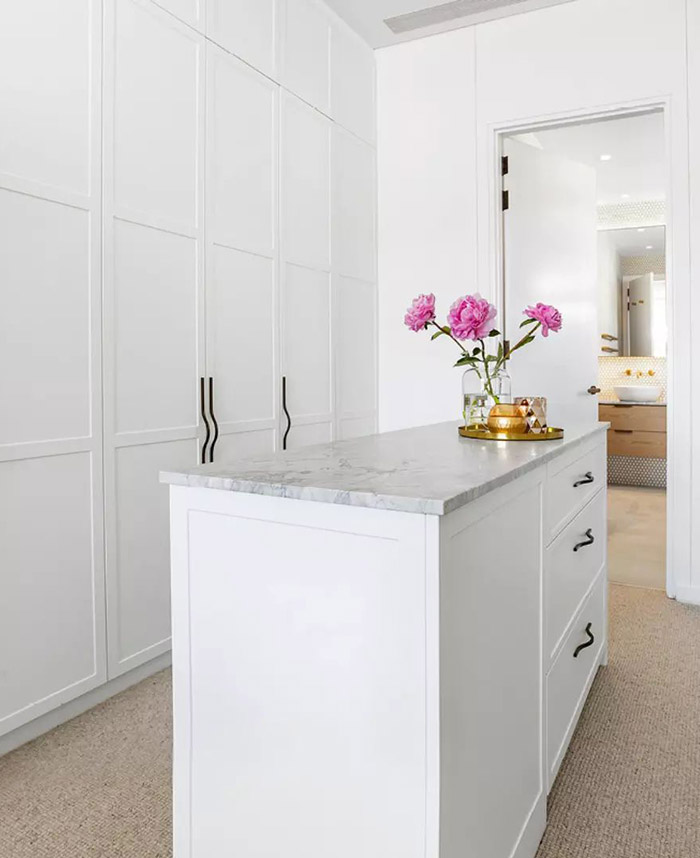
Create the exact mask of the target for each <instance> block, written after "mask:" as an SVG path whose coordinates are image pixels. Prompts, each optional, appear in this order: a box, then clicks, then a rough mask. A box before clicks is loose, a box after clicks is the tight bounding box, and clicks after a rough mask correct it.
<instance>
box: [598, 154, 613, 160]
mask: <svg viewBox="0 0 700 858" xmlns="http://www.w3.org/2000/svg"><path fill="white" fill-rule="evenodd" d="M600 160H601V161H612V155H601V156H600Z"/></svg>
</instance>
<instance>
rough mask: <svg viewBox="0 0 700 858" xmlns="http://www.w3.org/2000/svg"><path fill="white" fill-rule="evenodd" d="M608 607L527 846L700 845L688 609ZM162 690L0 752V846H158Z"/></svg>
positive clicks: (648, 848)
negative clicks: (595, 662) (567, 738)
mask: <svg viewBox="0 0 700 858" xmlns="http://www.w3.org/2000/svg"><path fill="white" fill-rule="evenodd" d="M611 619H612V627H611V631H612V641H611V654H610V666H609V667H608V668H606V669H605V670H604V671H601V672H600V673H599V674H598V678H597V680H596V682H595V685H594V686H593V690H592V692H591V696H590V698H589V702H588V704H587V706H586V709H585V710H584V713H583V715H582V718H581V722H580V725H579V728H578V731H577V733H576V735H575V736H574V739H573V742H572V745H571V749H570V751H569V754H568V755H567V757H566V759H565V761H564V764H563V766H562V770H561V773H560V775H559V778H558V780H557V783H556V786H555V788H554V790H553V793H552V795H551V797H550V808H549V810H550V825H549V828H548V830H547V833H546V835H545V838H544V841H543V843H542V846H541V848H540V851H539V853H538V856H537V858H700V609H695V608H687V607H684V606H682V605H678V604H676V603H675V602H671V601H669V600H668V599H666V598H665V596H664V595H663V594H662V593H659V592H654V591H651V590H641V589H635V588H628V587H613V588H612V595H611ZM169 695H170V676H169V674H168V673H162V674H160V675H158V676H156V677H154V678H153V679H149V680H147V681H146V682H143V683H141V685H139V686H137V687H136V688H133V689H131V690H129V691H126V692H125V693H124V694H121V695H120V696H119V697H116V698H114V699H113V700H111V701H108V702H107V703H105V704H103V705H102V706H99V707H98V708H96V709H94V710H92V711H91V712H88V713H87V714H86V715H82V716H81V717H80V718H76V719H75V720H74V721H72V722H70V723H69V724H66V725H64V726H62V727H59V728H58V729H56V730H54V731H53V732H51V733H49V734H47V735H46V736H44V737H42V738H41V739H38V740H37V741H35V742H32V743H31V744H29V745H26V746H25V747H23V748H20V749H19V750H18V751H15V752H14V753H12V754H9V755H8V756H6V757H4V758H2V759H0V858H167V856H170V854H171V850H170V735H171V732H170V731H171V726H170V705H169V704H170V697H169ZM212 858H216V856H212ZM329 858H330V856H329ZM358 858H360V856H358Z"/></svg>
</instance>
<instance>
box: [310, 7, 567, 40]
mask: <svg viewBox="0 0 700 858" xmlns="http://www.w3.org/2000/svg"><path fill="white" fill-rule="evenodd" d="M325 2H326V3H327V5H328V6H330V7H331V9H334V10H335V11H336V12H337V13H338V15H340V17H341V18H343V19H344V20H345V21H346V23H348V24H349V25H350V26H351V27H352V28H353V30H355V31H356V32H358V33H359V34H360V35H361V36H362V38H363V39H364V40H365V41H366V42H368V43H369V44H370V45H371V46H372V47H373V48H382V47H386V46H388V45H394V44H397V43H398V42H406V41H409V40H412V39H420V38H423V37H424V36H431V35H434V34H435V33H443V32H445V31H446V30H456V29H459V28H461V27H469V26H472V25H473V24H478V23H480V22H482V21H490V20H493V19H495V18H504V17H506V16H507V15H518V14H522V13H523V12H530V11H532V10H534V9H542V8H544V7H546V6H556V5H558V4H560V3H570V2H573V0H502V2H503V3H506V4H508V5H504V6H502V7H497V6H492V3H495V0H492V2H485V0H481V2H478V0H474V3H475V7H477V8H483V7H486V6H491V7H492V8H490V9H488V10H487V11H480V12H477V13H475V14H472V15H469V16H468V17H461V18H457V19H455V20H454V21H449V22H445V23H442V24H434V25H431V26H429V27H423V28H422V29H420V30H413V31H411V32H409V33H402V34H400V35H396V34H394V33H392V31H391V30H390V29H389V27H387V25H386V24H385V23H384V20H385V19H386V18H395V17H397V16H399V15H406V14H408V13H410V12H418V11H420V10H423V9H434V8H436V7H437V6H443V5H445V3H446V2H449V0H325Z"/></svg>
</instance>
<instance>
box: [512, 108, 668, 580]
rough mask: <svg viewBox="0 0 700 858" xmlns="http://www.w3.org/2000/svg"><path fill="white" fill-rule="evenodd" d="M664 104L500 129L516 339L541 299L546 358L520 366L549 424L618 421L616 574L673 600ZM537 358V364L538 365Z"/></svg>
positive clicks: (521, 383)
mask: <svg viewBox="0 0 700 858" xmlns="http://www.w3.org/2000/svg"><path fill="white" fill-rule="evenodd" d="M664 118H665V114H664V111H663V109H660V108H650V109H645V110H639V111H635V112H632V113H629V112H628V113H618V114H615V115H607V116H597V117H590V118H577V119H576V120H575V121H570V122H566V123H563V122H560V123H557V124H549V125H539V126H535V127H533V126H530V127H526V128H522V127H521V128H517V129H510V130H508V131H506V132H501V134H500V143H501V155H502V160H501V164H502V170H501V172H502V174H503V175H502V192H503V204H502V209H503V212H502V221H501V224H500V226H501V238H502V258H501V266H502V275H503V276H502V283H503V294H502V296H501V300H502V306H503V318H504V320H505V336H506V338H507V339H508V338H510V337H512V336H515V332H516V330H517V328H518V326H519V324H520V322H521V321H522V315H520V314H521V313H522V308H523V307H524V306H528V305H530V304H533V303H536V302H538V301H542V302H544V303H548V304H554V305H555V306H557V307H558V308H559V309H560V310H561V312H562V316H563V318H564V326H563V329H562V332H561V333H560V334H559V335H558V336H556V337H553V339H554V340H555V342H554V343H553V344H552V345H551V346H549V347H548V349H547V352H548V353H547V356H546V358H542V355H541V353H540V354H539V355H538V354H537V353H535V351H534V350H533V352H531V353H530V354H529V355H526V356H523V358H522V359H521V358H520V356H519V358H518V361H517V362H515V363H516V365H514V366H512V367H511V368H510V373H511V376H512V378H513V392H514V393H516V394H518V395H520V394H521V392H522V395H525V394H527V395H534V394H535V393H536V394H538V395H542V396H546V397H547V400H548V403H549V418H550V419H549V423H550V425H571V424H572V423H576V422H579V423H580V422H587V423H590V422H592V421H594V420H596V419H600V420H602V421H605V422H609V423H610V424H611V428H610V430H609V432H608V488H607V494H608V534H609V536H608V561H609V568H608V575H609V579H610V581H611V582H613V583H619V584H625V585H628V586H636V587H645V588H652V589H661V590H667V591H668V592H671V590H672V587H670V586H669V576H668V571H667V568H666V567H667V563H666V557H667V548H666V523H667V503H666V489H667V479H668V477H667V473H668V468H667V447H668V445H667V431H666V429H667V405H668V387H669V385H668V382H667V353H668V343H669V330H668V323H667V319H668V318H669V317H670V313H668V312H667V307H668V305H669V302H670V296H671V294H672V288H673V286H672V283H671V279H670V277H669V276H668V266H667V258H666V232H667V217H666V213H667V209H668V207H667V198H668V194H667V186H668V162H667V152H666V131H665V123H664ZM528 361H529V362H528Z"/></svg>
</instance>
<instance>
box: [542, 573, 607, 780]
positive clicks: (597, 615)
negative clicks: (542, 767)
mask: <svg viewBox="0 0 700 858" xmlns="http://www.w3.org/2000/svg"><path fill="white" fill-rule="evenodd" d="M606 580H607V576H606V575H605V574H601V575H599V576H598V579H597V581H596V582H595V585H594V587H593V589H592V591H591V593H590V595H589V596H588V598H587V599H586V601H585V603H584V604H583V606H582V608H581V610H580V611H579V613H578V614H577V615H576V619H575V621H574V623H573V625H572V627H571V630H570V631H569V634H568V635H567V637H566V640H565V642H564V646H563V647H562V649H561V651H560V652H559V655H558V656H557V659H556V661H555V662H554V664H553V665H552V669H551V670H550V672H549V675H548V676H547V690H546V694H547V775H548V785H549V787H550V788H551V786H552V784H553V782H554V778H555V777H556V774H557V771H558V770H559V766H560V764H561V761H562V758H563V756H564V754H565V753H566V749H567V747H568V745H569V740H570V739H571V735H572V733H573V731H574V728H575V726H576V722H577V720H578V716H579V714H580V712H581V709H582V708H583V703H584V701H585V698H586V695H587V693H588V689H589V686H590V683H591V682H592V680H593V677H594V675H595V672H596V670H597V668H598V664H599V662H600V653H601V648H602V647H603V645H604V644H605V641H606V639H607V623H606V619H605V604H606V598H605V595H606V594H605V588H606Z"/></svg>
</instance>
